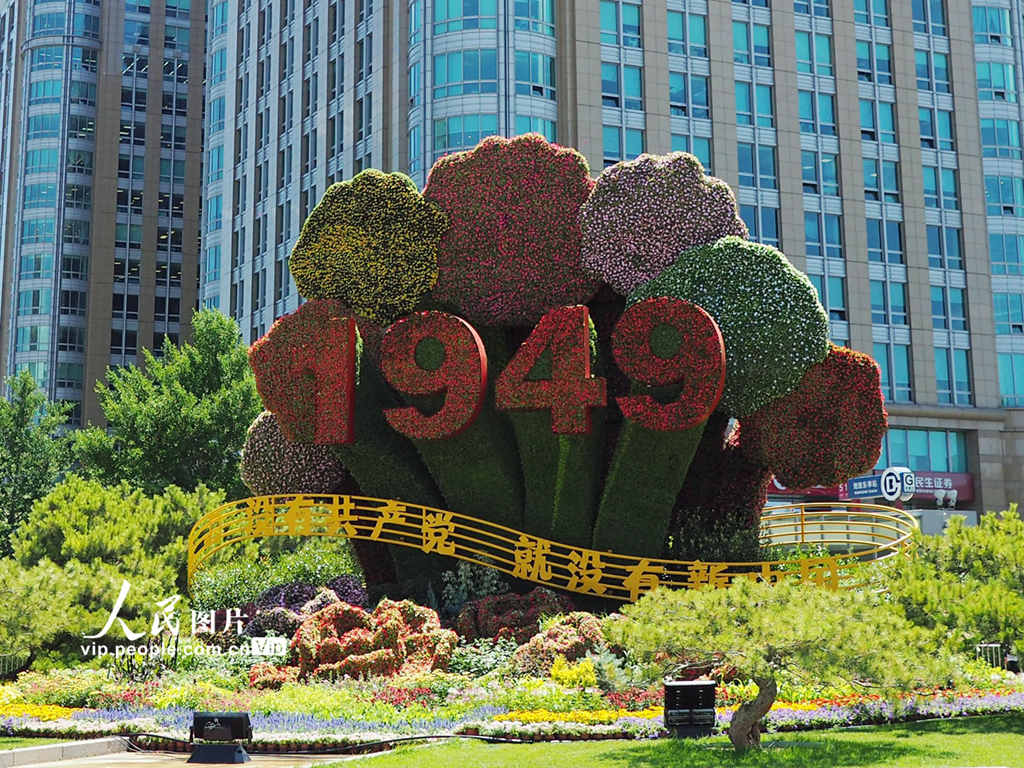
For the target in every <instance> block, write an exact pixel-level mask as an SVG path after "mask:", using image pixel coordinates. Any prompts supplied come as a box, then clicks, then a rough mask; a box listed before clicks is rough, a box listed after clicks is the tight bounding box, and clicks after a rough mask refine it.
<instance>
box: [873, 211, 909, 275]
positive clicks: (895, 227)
mask: <svg viewBox="0 0 1024 768" xmlns="http://www.w3.org/2000/svg"><path fill="white" fill-rule="evenodd" d="M867 230H868V261H877V262H888V263H889V264H902V263H903V225H902V224H901V223H900V222H898V221H888V220H887V221H883V220H882V219H868V220H867Z"/></svg>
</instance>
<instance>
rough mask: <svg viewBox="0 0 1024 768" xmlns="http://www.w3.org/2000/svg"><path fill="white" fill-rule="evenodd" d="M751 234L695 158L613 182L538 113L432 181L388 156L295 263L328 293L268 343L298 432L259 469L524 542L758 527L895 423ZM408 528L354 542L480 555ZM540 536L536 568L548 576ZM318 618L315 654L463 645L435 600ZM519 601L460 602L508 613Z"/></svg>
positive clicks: (329, 662)
mask: <svg viewBox="0 0 1024 768" xmlns="http://www.w3.org/2000/svg"><path fill="white" fill-rule="evenodd" d="M745 236H746V229H745V227H744V225H743V223H742V221H741V219H740V217H739V214H738V211H737V206H736V201H735V198H734V196H733V195H732V193H731V192H730V191H729V189H728V187H727V186H726V185H725V184H724V183H723V182H721V181H719V180H717V179H712V178H709V177H708V176H706V175H705V173H704V170H703V168H702V167H701V166H700V163H699V162H698V161H697V159H696V158H694V157H692V156H690V155H685V154H681V153H675V154H672V155H668V156H666V157H650V156H642V157H640V158H639V159H637V160H635V161H630V162H628V163H620V164H617V165H615V166H612V167H611V168H606V169H605V170H604V171H603V172H602V173H601V174H600V176H599V177H598V179H597V181H596V183H595V181H593V180H592V179H591V178H590V173H589V169H588V167H587V164H586V162H585V160H584V159H583V157H582V156H581V155H580V154H579V153H578V152H576V151H575V150H572V149H568V148H565V147H559V146H557V145H553V144H550V143H548V142H547V141H546V140H545V139H543V138H542V137H541V136H538V135H535V134H531V135H527V136H521V137H517V138H514V139H505V138H500V137H491V138H488V139H485V140H484V141H483V142H481V143H480V144H479V145H478V146H477V147H476V148H474V149H472V150H469V151H466V152H458V153H454V154H451V155H447V156H445V157H442V158H441V159H440V160H438V162H437V163H436V164H435V166H434V167H433V169H432V170H431V172H430V174H429V177H428V179H427V184H426V186H425V188H424V190H423V194H422V195H420V193H419V192H417V191H416V189H415V188H414V187H413V186H412V184H411V182H409V180H408V179H406V178H404V177H401V176H399V175H396V174H390V175H388V174H383V173H380V172H376V171H372V172H368V171H364V172H363V173H361V174H359V175H358V176H357V177H356V178H355V179H353V180H352V181H351V182H347V183H345V184H340V185H334V186H332V187H331V189H330V190H329V191H328V193H327V194H326V195H325V197H324V199H323V200H322V201H321V202H320V204H319V205H318V206H317V208H316V210H315V211H314V213H313V214H312V215H311V216H310V218H309V220H308V221H307V223H306V225H305V227H304V228H303V233H302V236H301V237H300V239H299V242H298V244H297V245H296V248H295V251H294V252H293V254H292V258H291V262H290V264H291V269H292V273H293V275H294V277H295V279H296V282H297V284H298V285H299V288H300V290H301V292H302V294H303V295H304V296H306V297H307V298H309V299H310V301H308V302H307V303H306V304H305V305H304V306H302V307H300V309H299V310H298V311H297V312H295V313H292V314H291V315H288V316H286V317H284V318H281V319H280V320H279V321H278V322H277V323H276V324H275V325H274V327H273V328H271V331H270V332H269V333H268V334H267V336H265V337H264V338H263V339H261V340H259V341H257V342H256V343H255V344H254V345H253V347H252V350H251V352H250V362H251V364H252V367H253V370H254V372H255V375H256V381H257V386H258V389H259V392H260V395H261V397H262V398H263V401H264V405H265V406H266V408H267V409H268V410H269V411H272V412H273V413H274V416H275V418H276V423H277V427H278V428H279V432H274V431H273V430H272V428H271V425H270V423H269V418H268V417H261V418H262V419H263V420H262V421H261V422H259V423H258V424H257V425H256V426H255V427H254V430H253V437H252V439H251V446H250V447H247V455H246V458H245V464H246V467H245V471H246V477H248V478H251V480H252V482H253V486H254V489H279V488H285V487H288V488H289V489H290V490H304V489H305V488H308V487H315V489H316V490H317V491H318V492H319V491H322V492H328V491H334V492H355V490H356V489H358V491H359V492H360V493H361V494H362V495H365V496H371V497H378V498H382V499H396V500H401V501H403V502H408V503H411V504H415V505H423V506H425V507H433V508H435V509H437V510H451V511H453V512H456V513H459V514H460V515H465V516H469V517H476V518H481V519H484V520H487V521H489V522H490V523H493V524H500V525H504V526H506V527H507V528H509V529H511V530H512V531H515V532H516V534H515V535H513V534H511V533H510V534H509V539H510V540H511V541H513V542H514V541H515V540H516V536H517V535H518V534H519V532H522V534H524V535H525V536H526V540H525V541H526V544H530V543H531V538H530V537H543V538H550V539H553V540H555V541H556V542H561V543H564V544H569V545H574V546H590V547H593V548H595V549H598V550H601V551H610V552H613V553H618V554H623V555H632V556H637V557H641V558H659V557H665V556H672V555H675V556H677V557H678V556H681V555H680V553H681V552H685V555H686V557H687V558H688V559H703V560H708V559H709V557H708V556H707V554H708V553H712V552H713V553H715V554H716V556H717V557H718V559H722V560H735V559H737V557H738V555H737V557H730V554H736V553H738V552H740V551H741V550H742V551H743V552H744V553H746V552H747V551H748V550H749V549H750V548H754V549H756V547H757V531H758V522H759V519H760V515H761V510H762V507H763V505H764V503H765V492H766V489H767V487H768V484H769V482H770V480H771V477H772V475H773V474H774V475H775V476H776V477H777V478H779V479H780V480H781V481H783V482H786V483H787V484H789V485H790V486H804V485H812V484H816V483H833V482H837V481H839V480H845V479H847V478H848V477H850V476H852V475H854V474H856V473H858V472H861V471H865V470H867V469H868V468H870V467H871V466H872V465H873V464H874V462H875V461H876V460H877V456H878V451H879V445H880V438H881V435H882V433H883V431H884V429H885V424H886V414H885V410H884V407H883V403H882V397H881V391H880V388H879V381H878V369H877V366H875V364H874V363H873V361H871V360H870V358H868V357H866V356H865V355H861V354H859V353H855V352H852V351H850V350H843V349H841V348H838V347H834V346H830V342H829V338H828V334H829V324H828V318H827V315H826V313H825V311H824V309H823V308H822V306H821V303H820V302H819V300H818V298H817V296H816V294H815V291H814V288H813V286H812V285H811V283H810V281H809V280H808V279H807V278H806V276H804V275H803V274H801V273H800V272H798V271H797V270H796V269H795V268H794V267H793V266H792V265H791V264H790V262H789V261H788V259H787V258H786V257H785V255H784V254H783V253H782V252H780V251H778V250H777V249H775V248H771V247H768V246H764V245H759V244H757V243H753V242H750V241H749V240H746V239H744V237H745ZM378 350H379V354H378ZM288 441H294V442H295V443H301V444H302V446H301V448H300V447H295V446H291V445H289V444H288ZM311 444H313V445H311ZM320 446H323V447H324V448H325V449H326V451H325V450H322V449H321V447H320ZM274 452H277V454H278V455H279V456H280V460H279V461H278V462H277V465H276V466H275V462H274ZM303 462H305V466H300V465H302V464H303ZM333 462H336V464H335V463H333ZM339 466H340V467H343V468H344V470H345V476H344V477H342V475H341V473H340V471H339V469H338V467H339ZM314 480H317V481H320V482H314ZM307 483H309V485H307ZM409 543H410V544H411V546H409V547H399V546H392V545H387V546H386V547H385V545H383V544H381V543H379V542H358V543H357V547H356V550H357V552H358V553H359V555H360V558H361V560H362V561H363V565H364V568H365V570H366V573H367V580H368V583H369V584H370V585H371V586H374V585H376V584H379V583H382V582H388V583H390V584H391V585H392V587H393V588H392V590H391V591H390V592H389V594H414V593H415V590H414V589H412V588H406V587H403V586H402V584H409V583H415V584H418V585H419V589H421V590H422V589H425V588H426V584H427V582H429V581H432V582H433V585H434V588H435V589H436V588H437V587H438V585H439V581H438V580H437V579H436V577H437V576H438V575H439V574H440V572H442V571H443V570H445V569H450V568H451V567H452V565H451V560H450V559H449V556H451V555H453V554H459V553H456V552H454V551H453V549H452V547H453V546H454V545H453V544H452V543H451V542H450V541H448V540H445V544H444V546H443V547H442V546H441V545H440V544H437V545H436V546H433V547H431V546H426V543H425V540H424V542H412V541H410V542H409ZM730 548H731V549H730ZM428 550H429V551H428ZM531 551H534V552H540V551H542V547H541V544H540V543H539V542H537V545H536V547H534V549H533V550H530V551H527V549H522V550H521V551H519V550H517V552H516V555H517V556H518V558H519V559H518V560H517V561H516V562H515V563H514V564H513V565H514V567H515V568H516V569H517V573H516V574H515V575H518V576H523V577H524V578H529V579H533V580H535V581H542V582H544V581H549V580H548V579H546V578H541V577H538V576H535V575H534V574H544V573H545V572H546V568H547V565H546V564H545V562H543V561H542V559H539V558H534V555H533V554H530V552H531ZM585 565H586V564H585V563H583V562H579V563H577V564H576V567H577V571H578V573H579V574H581V577H580V579H578V581H579V582H580V583H582V574H583V572H584V570H585V568H584V566H585ZM587 567H590V566H589V565H587ZM638 578H640V577H639V576H638ZM403 589H404V590H405V591H404V592H403ZM584 591H586V590H584ZM420 594H423V593H422V592H420ZM493 609H494V611H495V612H498V611H499V610H500V609H499V606H498V605H497V603H496V602H495V605H494V606H493ZM488 610H490V608H489V609H488ZM517 610H519V609H518V608H517V607H515V606H510V607H509V608H508V612H510V613H514V612H515V611H517ZM526 612H527V613H528V612H529V611H528V610H527V611H526ZM315 616H316V617H319V618H317V619H316V621H313V619H312V618H311V619H307V620H306V621H305V622H304V623H303V624H302V627H301V628H300V630H299V632H298V633H297V634H296V638H297V639H296V641H295V646H296V649H297V652H298V653H299V656H300V660H301V668H302V673H303V674H304V675H307V676H308V675H325V676H330V675H334V674H359V673H360V672H361V671H364V670H365V669H367V668H381V669H386V670H389V671H393V670H396V669H400V668H402V666H403V665H406V664H409V663H412V662H411V661H410V660H416V661H415V663H431V664H433V663H439V664H440V663H443V660H444V659H445V658H446V657H445V651H444V647H445V642H446V641H444V638H443V636H440V635H437V634H436V632H438V631H439V630H437V629H434V628H432V629H429V630H424V629H423V627H425V626H427V624H430V622H426V623H423V622H422V621H420V619H416V621H414V622H413V623H414V624H415V623H416V622H420V625H419V628H412V629H410V628H409V622H408V621H407V620H403V621H404V623H403V621H398V619H396V618H395V614H394V613H393V612H386V615H381V616H377V614H376V612H375V613H374V614H367V613H366V612H365V611H362V610H361V609H356V608H344V609H342V608H338V607H337V606H336V605H333V606H327V607H326V608H324V609H323V610H322V611H319V612H318V613H317V614H315ZM496 616H497V613H496V615H495V616H481V615H480V614H479V613H478V614H477V615H476V616H468V615H467V616H464V617H463V621H464V622H465V623H466V624H467V627H468V626H469V625H473V627H474V629H473V630H472V631H473V632H476V633H479V634H485V633H490V632H491V631H492V629H493V627H492V625H493V624H494V621H496V620H497V619H496ZM396 621H397V622H398V623H397V624H395V623H394V622H396ZM424 621H425V620H424ZM511 623H514V622H510V624H511ZM385 625H386V627H387V628H388V629H387V630H386V631H385ZM482 625H486V626H482ZM430 626H431V627H433V626H434V625H433V624H430ZM403 627H404V629H403ZM512 631H513V632H514V633H515V632H519V628H518V627H516V628H513V629H512ZM565 631H568V630H565ZM403 633H404V634H403ZM399 635H400V636H401V637H402V638H406V639H407V638H408V637H413V636H414V637H416V638H417V639H416V640H412V641H408V642H407V641H406V640H402V641H401V642H399V640H398V639H396V638H398V636H399ZM421 635H427V636H428V638H427V639H419V638H420V636H421ZM435 641H436V642H435ZM531 642H532V641H531ZM538 642H539V641H538ZM556 645H557V643H556ZM424 648H427V649H428V650H429V652H427V651H426V650H424ZM558 652H562V653H564V651H562V650H559V651H558ZM549 655H550V656H551V660H552V661H553V658H554V655H555V654H554V653H552V654H549ZM565 655H566V658H571V656H570V655H569V654H565Z"/></svg>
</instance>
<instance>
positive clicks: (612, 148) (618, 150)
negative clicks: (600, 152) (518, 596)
mask: <svg viewBox="0 0 1024 768" xmlns="http://www.w3.org/2000/svg"><path fill="white" fill-rule="evenodd" d="M623 134H625V136H624V137H623ZM602 144H603V147H604V165H605V167H607V166H609V165H614V164H615V163H617V162H619V161H621V160H632V159H633V158H635V157H638V156H640V155H642V154H643V153H644V132H643V131H642V130H639V129H637V128H626V129H625V131H623V129H622V127H621V126H617V125H606V126H604V127H603V129H602Z"/></svg>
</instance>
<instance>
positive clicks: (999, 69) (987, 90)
mask: <svg viewBox="0 0 1024 768" xmlns="http://www.w3.org/2000/svg"><path fill="white" fill-rule="evenodd" d="M977 72H978V99H979V101H1007V102H1011V103H1016V101H1017V68H1016V67H1015V66H1014V65H1013V64H1003V63H1000V62H996V61H979V62H978V63H977Z"/></svg>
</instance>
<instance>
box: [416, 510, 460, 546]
mask: <svg viewBox="0 0 1024 768" xmlns="http://www.w3.org/2000/svg"><path fill="white" fill-rule="evenodd" d="M453 533H455V524H454V523H453V522H452V513H451V512H438V513H436V514H430V513H429V512H424V513H423V551H424V552H437V553H438V554H439V555H454V554H455V542H454V541H452V540H451V539H450V538H449V537H450V536H451V535H452V534H453Z"/></svg>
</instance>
